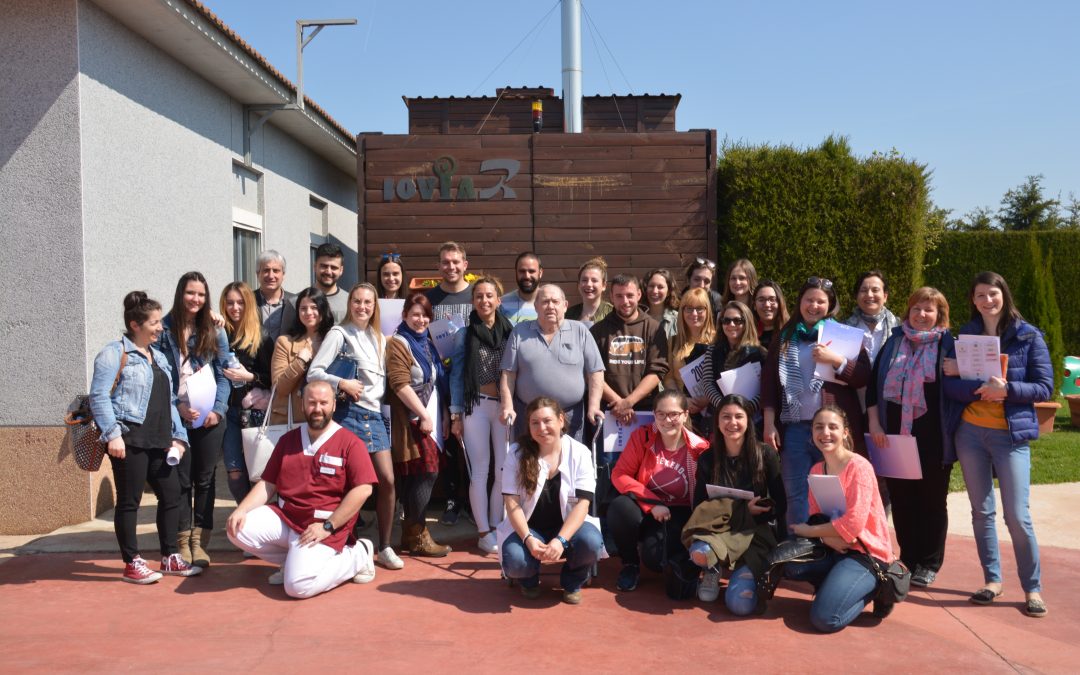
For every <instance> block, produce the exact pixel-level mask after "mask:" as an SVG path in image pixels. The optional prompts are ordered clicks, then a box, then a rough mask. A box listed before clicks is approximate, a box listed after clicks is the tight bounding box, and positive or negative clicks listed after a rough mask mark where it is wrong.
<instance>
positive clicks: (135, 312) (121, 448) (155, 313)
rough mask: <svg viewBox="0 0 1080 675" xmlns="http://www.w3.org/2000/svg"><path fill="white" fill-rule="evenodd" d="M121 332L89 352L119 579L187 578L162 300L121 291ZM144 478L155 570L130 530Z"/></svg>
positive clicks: (180, 445)
mask: <svg viewBox="0 0 1080 675" xmlns="http://www.w3.org/2000/svg"><path fill="white" fill-rule="evenodd" d="M124 327H125V330H124V335H123V337H121V339H120V340H118V341H116V342H110V343H109V344H108V345H106V346H105V347H104V348H103V349H102V350H101V351H100V352H98V355H97V357H96V358H94V377H93V379H92V380H91V381H90V395H89V403H90V410H91V411H92V412H93V414H94V422H95V424H97V427H98V429H100V430H101V441H102V442H105V443H108V453H109V462H110V463H111V464H112V470H113V478H114V479H115V481H116V510H115V512H114V514H113V524H114V526H115V530H116V542H117V544H119V546H120V555H121V556H122V557H123V559H124V576H123V579H124V581H127V582H129V583H133V584H152V583H154V582H155V581H157V580H158V579H160V578H161V575H162V574H172V575H177V576H184V577H187V576H192V575H195V574H198V573H200V572H202V568H199V567H192V566H191V565H189V564H188V563H187V561H185V560H184V559H183V557H181V555H180V553H179V549H178V547H177V535H176V532H177V523H178V520H179V515H180V514H179V508H180V482H179V480H178V479H177V472H176V471H175V470H174V469H173V466H172V465H171V464H170V463H169V461H168V460H167V459H166V455H167V454H171V455H173V456H174V457H175V456H176V455H183V454H186V453H185V450H186V449H187V442H188V436H187V432H186V431H185V430H184V426H183V425H182V424H181V423H180V413H179V412H178V411H177V410H176V406H175V405H173V397H172V381H171V379H172V376H171V370H172V369H171V368H170V367H169V362H168V360H167V359H166V358H165V354H163V353H162V352H161V351H160V350H159V349H158V348H157V346H156V345H155V344H154V343H155V342H157V339H158V336H159V335H160V334H161V331H162V327H161V304H160V303H158V302H157V301H156V300H151V299H150V298H148V297H146V293H144V292H142V291H132V292H131V293H128V294H127V295H126V296H125V297H124ZM146 483H150V487H151V488H153V490H154V495H155V496H156V497H157V532H158V544H159V546H160V548H161V567H160V572H155V571H154V570H151V569H150V567H149V565H147V564H146V561H145V560H144V559H143V557H142V556H141V555H139V540H138V537H137V536H136V531H135V528H136V525H137V522H138V514H139V503H140V502H141V501H142V495H143V487H144V486H145V485H146Z"/></svg>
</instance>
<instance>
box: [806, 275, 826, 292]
mask: <svg viewBox="0 0 1080 675" xmlns="http://www.w3.org/2000/svg"><path fill="white" fill-rule="evenodd" d="M806 285H807V286H815V287H817V288H820V289H821V290H823V291H831V290H832V282H831V281H829V280H828V279H826V278H824V277H810V278H809V279H807V280H806Z"/></svg>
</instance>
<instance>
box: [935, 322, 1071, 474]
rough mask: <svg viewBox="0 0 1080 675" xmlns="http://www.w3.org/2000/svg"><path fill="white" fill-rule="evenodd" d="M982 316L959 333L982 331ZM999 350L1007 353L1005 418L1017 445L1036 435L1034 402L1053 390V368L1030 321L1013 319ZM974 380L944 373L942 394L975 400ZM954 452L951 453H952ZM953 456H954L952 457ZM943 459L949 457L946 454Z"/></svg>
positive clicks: (953, 351)
mask: <svg viewBox="0 0 1080 675" xmlns="http://www.w3.org/2000/svg"><path fill="white" fill-rule="evenodd" d="M982 334H983V322H982V318H977V319H975V320H974V321H970V322H968V323H967V324H965V325H964V326H962V327H961V328H960V335H982ZM1001 353H1002V354H1008V356H1009V365H1008V368H1007V370H1006V374H1005V379H1006V380H1008V388H1007V389H1006V394H1005V420H1006V421H1007V422H1008V424H1009V434H1010V435H1011V436H1012V442H1013V443H1015V444H1016V445H1021V444H1023V443H1025V442H1027V441H1033V440H1035V439H1036V438H1038V437H1039V420H1038V417H1036V415H1035V404H1036V403H1040V402H1042V401H1049V400H1050V397H1051V396H1053V394H1054V368H1053V365H1052V364H1051V362H1050V350H1049V349H1047V348H1046V341H1045V340H1043V335H1042V331H1040V330H1039V329H1038V328H1036V327H1035V326H1032V325H1031V324H1030V323H1028V322H1026V321H1023V320H1017V321H1013V322H1012V323H1011V324H1010V325H1009V327H1008V328H1006V329H1005V332H1004V333H1003V334H1002V336H1001ZM946 356H948V357H955V356H956V349H955V347H954V346H953V345H951V344H950V345H949V348H948V351H947V353H946ZM982 384H983V383H982V382H979V381H977V380H961V379H960V378H959V377H947V378H945V381H944V382H943V383H942V386H943V387H944V390H945V395H946V396H948V397H949V398H951V399H953V400H954V401H959V402H961V403H964V404H965V405H966V404H968V403H971V402H972V401H978V400H980V399H979V396H978V395H976V394H975V390H976V389H978V388H979V387H981V386H982ZM954 455H955V453H954ZM952 459H955V456H954V457H953V458H952ZM946 461H951V460H950V459H949V458H948V457H947V458H946Z"/></svg>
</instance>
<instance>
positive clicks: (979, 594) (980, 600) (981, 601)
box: [968, 588, 1004, 605]
mask: <svg viewBox="0 0 1080 675" xmlns="http://www.w3.org/2000/svg"><path fill="white" fill-rule="evenodd" d="M1002 593H1004V591H998V592H996V593H995V592H994V591H992V590H990V589H989V588H980V589H979V590H977V591H975V592H974V593H972V594H971V597H970V598H968V601H969V602H971V603H972V604H975V605H989V604H990V603H992V602H993V601H994V600H996V599H997V598H1000V597H1001V594H1002Z"/></svg>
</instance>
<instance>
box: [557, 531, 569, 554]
mask: <svg viewBox="0 0 1080 675" xmlns="http://www.w3.org/2000/svg"><path fill="white" fill-rule="evenodd" d="M555 538H556V539H558V540H559V543H560V544H562V547H563V550H564V551H567V550H569V549H570V542H568V541H566V537H564V536H562V535H559V536H557V537H555Z"/></svg>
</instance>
